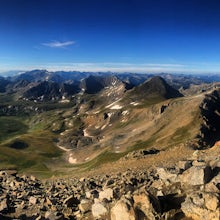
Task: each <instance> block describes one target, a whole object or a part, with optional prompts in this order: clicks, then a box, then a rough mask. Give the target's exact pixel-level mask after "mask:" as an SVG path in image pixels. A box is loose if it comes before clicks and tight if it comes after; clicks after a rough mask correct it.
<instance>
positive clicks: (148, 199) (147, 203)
mask: <svg viewBox="0 0 220 220" xmlns="http://www.w3.org/2000/svg"><path fill="white" fill-rule="evenodd" d="M133 200H134V208H135V214H136V218H137V219H148V220H156V219H158V218H157V217H158V215H159V214H158V212H160V204H159V201H158V200H157V199H156V198H155V197H153V196H152V195H150V194H148V193H147V192H144V191H143V190H142V192H140V191H136V192H135V193H134V195H133Z"/></svg>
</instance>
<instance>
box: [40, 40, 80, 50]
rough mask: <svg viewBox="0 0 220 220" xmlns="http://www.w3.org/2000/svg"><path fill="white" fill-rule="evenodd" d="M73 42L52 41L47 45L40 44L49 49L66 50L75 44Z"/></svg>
mask: <svg viewBox="0 0 220 220" xmlns="http://www.w3.org/2000/svg"><path fill="white" fill-rule="evenodd" d="M75 43H76V42H75V41H63V42H61V41H52V42H49V43H42V45H43V46H46V47H51V48H66V47H68V46H70V45H73V44H75Z"/></svg>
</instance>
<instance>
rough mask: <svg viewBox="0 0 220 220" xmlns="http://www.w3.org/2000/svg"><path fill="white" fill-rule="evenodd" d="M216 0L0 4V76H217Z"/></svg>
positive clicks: (10, 0)
mask: <svg viewBox="0 0 220 220" xmlns="http://www.w3.org/2000/svg"><path fill="white" fill-rule="evenodd" d="M219 11H220V1H218V0H180V1H178V0H166V1H165V0H80V1H77V0H72V1H71V0H1V2H0V28H1V34H0V72H5V71H10V70H31V69H42V68H43V69H47V70H50V71H56V70H66V71H70V70H77V71H113V72H140V73H142V72H143V73H147V72H171V73H172V72H178V73H220V63H219V60H220V53H219V51H220V40H219V39H220V25H219V24H220V13H219Z"/></svg>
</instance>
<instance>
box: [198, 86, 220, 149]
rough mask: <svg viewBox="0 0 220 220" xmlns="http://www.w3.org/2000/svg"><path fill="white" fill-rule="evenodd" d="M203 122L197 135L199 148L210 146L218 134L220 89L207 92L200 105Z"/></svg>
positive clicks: (217, 138)
mask: <svg viewBox="0 0 220 220" xmlns="http://www.w3.org/2000/svg"><path fill="white" fill-rule="evenodd" d="M200 112H201V115H202V119H203V123H202V124H201V128H200V134H199V135H198V138H199V143H198V146H199V148H207V147H211V146H213V145H214V144H215V142H216V141H217V140H219V136H220V90H219V89H218V90H214V91H213V92H212V93H210V94H207V95H206V97H205V99H204V100H203V102H202V103H201V105H200Z"/></svg>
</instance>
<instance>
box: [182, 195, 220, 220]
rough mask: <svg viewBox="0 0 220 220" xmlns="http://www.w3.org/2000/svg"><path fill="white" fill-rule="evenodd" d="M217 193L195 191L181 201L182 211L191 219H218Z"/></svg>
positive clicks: (219, 210)
mask: <svg viewBox="0 0 220 220" xmlns="http://www.w3.org/2000/svg"><path fill="white" fill-rule="evenodd" d="M219 208H220V207H219V201H218V197H217V194H210V193H204V192H196V193H193V194H190V195H188V196H187V197H186V200H185V201H184V202H183V203H182V205H181V209H182V211H183V213H184V214H185V215H186V216H187V217H188V218H192V219H193V220H219V219H220V209H219Z"/></svg>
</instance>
